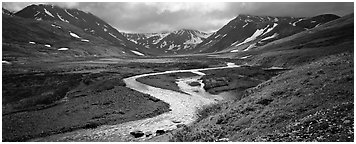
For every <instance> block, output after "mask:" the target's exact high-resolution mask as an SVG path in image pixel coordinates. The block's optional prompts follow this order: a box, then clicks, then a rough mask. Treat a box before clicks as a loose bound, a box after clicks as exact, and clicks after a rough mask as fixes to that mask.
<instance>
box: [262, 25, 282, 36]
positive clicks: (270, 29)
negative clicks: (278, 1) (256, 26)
mask: <svg viewBox="0 0 356 144" xmlns="http://www.w3.org/2000/svg"><path fill="white" fill-rule="evenodd" d="M277 25H278V24H277V23H274V24H273V26H272V27H271V28H269V29H267V31H266V32H265V33H263V34H262V35H265V34H267V33H269V32H270V31H272V30H273V29H274V28H275V27H276V26H277Z"/></svg>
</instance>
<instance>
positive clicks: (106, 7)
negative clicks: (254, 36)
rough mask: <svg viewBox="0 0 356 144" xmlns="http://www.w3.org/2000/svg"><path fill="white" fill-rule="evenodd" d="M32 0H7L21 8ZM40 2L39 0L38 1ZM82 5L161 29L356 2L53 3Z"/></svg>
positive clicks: (123, 25) (339, 10)
mask: <svg viewBox="0 0 356 144" xmlns="http://www.w3.org/2000/svg"><path fill="white" fill-rule="evenodd" d="M30 4H31V3H29V2H26V3H20V2H16V3H11V2H3V6H4V7H5V8H8V9H10V10H14V11H18V10H20V9H22V8H23V7H25V6H27V5H30ZM35 4H38V3H35ZM52 4H55V5H58V6H61V7H63V8H78V9H80V10H83V11H86V12H91V13H93V14H95V15H96V16H98V17H100V18H102V19H103V20H104V21H106V22H108V23H109V24H111V25H112V26H114V27H116V28H118V29H119V30H120V31H128V32H160V31H172V30H178V29H181V28H190V29H197V30H201V31H206V32H212V31H216V30H218V29H219V28H221V27H222V26H224V25H225V24H227V23H228V22H229V21H230V20H231V19H233V18H235V17H236V16H237V15H238V14H251V15H269V16H294V17H310V16H316V15H319V14H324V13H332V14H337V15H340V16H343V15H346V14H349V13H352V12H353V3H341V2H336V3H330V2H185V3H182V2H174V3H172V2H169V3H164V2H148V3H147V2H146V3H144V2H70V3H63V2H60V3H58V2H57V3H53V2H52Z"/></svg>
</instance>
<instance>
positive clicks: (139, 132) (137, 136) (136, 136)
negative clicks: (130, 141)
mask: <svg viewBox="0 0 356 144" xmlns="http://www.w3.org/2000/svg"><path fill="white" fill-rule="evenodd" d="M130 134H131V135H133V136H134V137H135V138H139V137H142V136H143V135H145V133H143V132H142V131H133V132H130Z"/></svg>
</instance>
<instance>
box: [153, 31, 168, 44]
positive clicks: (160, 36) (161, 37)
mask: <svg viewBox="0 0 356 144" xmlns="http://www.w3.org/2000/svg"><path fill="white" fill-rule="evenodd" d="M169 34H170V33H162V34H158V35H156V36H159V39H157V40H154V41H153V43H152V44H157V43H159V42H160V41H161V40H162V39H163V38H165V37H166V36H168V35H169Z"/></svg>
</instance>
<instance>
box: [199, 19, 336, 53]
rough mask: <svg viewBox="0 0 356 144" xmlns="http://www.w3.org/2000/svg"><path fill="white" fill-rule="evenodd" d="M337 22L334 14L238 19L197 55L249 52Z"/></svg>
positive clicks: (208, 41)
mask: <svg viewBox="0 0 356 144" xmlns="http://www.w3.org/2000/svg"><path fill="white" fill-rule="evenodd" d="M337 18H339V16H336V15H332V14H325V15H319V16H316V17H310V18H309V17H302V18H295V17H272V16H252V15H239V16H237V17H236V18H235V19H233V20H231V21H230V22H229V23H228V24H226V25H225V26H223V27H222V28H221V29H219V30H218V31H217V32H215V33H214V34H212V35H211V36H210V37H208V38H207V39H206V40H205V41H204V42H202V43H200V44H199V45H197V47H196V52H200V53H211V52H220V51H223V52H241V51H247V50H249V49H251V48H254V47H257V46H261V45H265V44H267V43H269V42H271V41H274V40H277V39H280V38H283V37H286V36H290V35H292V34H295V33H298V32H301V31H304V30H307V29H311V28H314V27H317V26H319V25H321V24H323V23H326V22H329V21H331V20H334V19H337Z"/></svg>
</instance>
